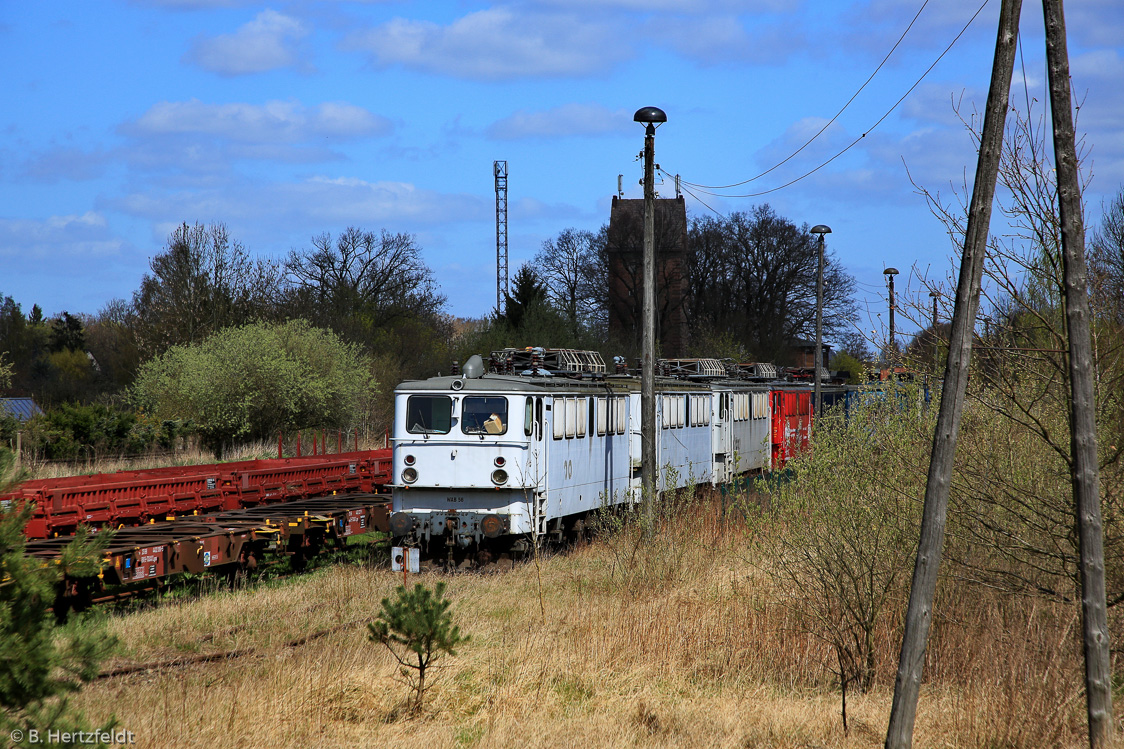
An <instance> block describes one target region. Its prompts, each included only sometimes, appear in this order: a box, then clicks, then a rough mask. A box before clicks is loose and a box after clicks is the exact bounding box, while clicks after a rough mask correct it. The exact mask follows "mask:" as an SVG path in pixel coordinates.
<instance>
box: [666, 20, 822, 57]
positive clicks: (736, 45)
mask: <svg viewBox="0 0 1124 749" xmlns="http://www.w3.org/2000/svg"><path fill="white" fill-rule="evenodd" d="M645 31H646V33H647V34H649V35H650V36H651V37H652V39H654V40H655V41H656V42H658V43H659V44H661V45H663V46H666V47H668V48H670V49H672V50H674V51H675V52H677V53H678V54H679V55H681V56H682V57H685V58H687V59H689V60H694V61H695V62H698V63H701V64H703V65H717V64H723V63H730V62H745V61H751V62H755V63H761V64H769V65H776V66H779V65H782V64H783V63H784V62H785V61H786V60H787V59H788V58H789V57H790V56H791V55H793V54H795V53H797V52H800V51H801V50H803V49H805V48H807V47H808V46H809V41H808V38H807V36H806V35H805V34H804V32H803V31H802V30H801V29H799V28H793V27H792V26H788V25H776V24H758V25H755V26H753V28H752V30H749V29H747V27H746V25H745V24H744V23H743V22H742V21H741V20H740V19H739V18H738V17H737V16H734V15H708V16H705V17H700V18H683V17H675V16H662V17H658V18H654V19H652V20H651V21H650V22H649V23H648V24H647V25H646V26H645Z"/></svg>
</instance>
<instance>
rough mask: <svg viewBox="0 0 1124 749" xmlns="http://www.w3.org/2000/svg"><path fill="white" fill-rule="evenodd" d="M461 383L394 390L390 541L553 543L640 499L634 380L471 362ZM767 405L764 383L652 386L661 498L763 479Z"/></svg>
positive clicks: (457, 379) (422, 383)
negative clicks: (759, 474)
mask: <svg viewBox="0 0 1124 749" xmlns="http://www.w3.org/2000/svg"><path fill="white" fill-rule="evenodd" d="M508 369H510V367H509V368H508ZM466 372H470V373H471V376H469V375H468V374H466V375H465V376H450V377H434V378H430V379H428V380H419V381H410V382H404V383H402V384H401V385H399V387H398V388H397V390H396V392H395V423H394V439H393V447H394V480H393V483H392V491H393V513H392V515H391V518H390V525H391V533H392V534H393V535H394V536H395V537H396V538H401V539H406V540H408V541H415V542H432V541H433V540H434V539H435V538H437V539H439V541H440V543H442V544H444V545H447V546H449V547H454V546H459V547H462V548H464V547H469V546H473V545H479V544H481V543H482V542H483V541H484V539H501V538H506V539H509V540H515V539H524V540H525V539H531V538H537V537H541V536H544V535H547V534H557V535H561V534H562V533H563V532H564V531H566V530H568V529H569V528H571V527H573V526H574V524H575V523H578V522H579V521H581V520H582V519H583V518H585V517H586V516H587V515H588V514H589V513H590V512H592V511H594V510H597V509H598V508H600V507H603V506H612V505H622V504H631V503H635V502H638V501H639V500H640V497H641V490H640V479H641V460H640V455H641V446H640V411H641V409H640V384H639V380H638V379H637V378H635V377H630V376H627V375H605V374H603V373H601V374H598V373H592V374H591V373H586V374H584V375H580V374H579V375H571V376H566V374H565V373H558V372H555V373H554V374H553V375H551V374H548V373H547V372H546V371H544V370H542V369H541V368H534V369H532V370H530V371H528V372H525V373H524V374H523V375H515V374H513V373H512V374H495V373H487V374H485V373H483V366H482V363H480V362H479V361H478V362H477V363H476V364H475V365H471V366H470V365H466ZM532 372H533V374H532ZM768 403H769V401H768V390H767V388H766V387H764V386H760V385H753V384H750V383H739V382H733V381H726V382H721V383H718V382H714V381H711V380H704V381H698V380H691V379H689V378H688V379H672V378H666V377H661V378H658V379H657V387H656V412H657V413H656V418H657V422H658V423H657V429H656V435H657V456H658V461H659V470H658V476H659V488H660V490H661V491H664V490H668V489H675V488H679V487H683V486H686V485H688V484H691V483H695V484H713V483H717V482H722V481H727V480H729V478H730V477H732V476H733V475H735V474H739V473H745V472H747V471H751V470H755V469H766V468H768V467H769V455H770V453H769V413H768V411H769V407H768Z"/></svg>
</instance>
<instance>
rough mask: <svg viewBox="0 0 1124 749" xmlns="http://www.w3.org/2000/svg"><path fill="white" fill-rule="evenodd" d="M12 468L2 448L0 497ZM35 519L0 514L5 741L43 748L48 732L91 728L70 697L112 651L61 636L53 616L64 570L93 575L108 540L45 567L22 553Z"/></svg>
mask: <svg viewBox="0 0 1124 749" xmlns="http://www.w3.org/2000/svg"><path fill="white" fill-rule="evenodd" d="M12 463H13V456H12V454H11V453H10V452H8V451H7V450H0V493H2V492H3V491H4V490H5V488H6V487H7V486H8V485H10V484H11V483H14V482H13V478H12V475H11V474H12ZM30 517H31V507H30V505H19V506H10V507H4V508H2V509H0V579H2V581H3V582H0V736H4V737H7V738H8V739H9V741H10V742H11V744H12V745H13V746H34V745H37V744H41V743H44V742H46V741H47V735H48V734H47V732H48V731H49V730H57V731H61V732H64V733H70V732H74V731H83V730H88V726H87V725H86V723H85V720H84V719H83V717H82V716H81V715H79V714H78V713H76V712H75V711H74V710H72V709H71V708H70V707H69V705H68V703H67V696H68V695H70V694H72V693H74V692H76V691H78V690H79V689H80V688H81V686H82V684H83V683H85V682H88V681H90V680H91V679H93V678H94V677H95V676H97V673H98V665H99V663H100V662H101V660H102V659H103V658H104V657H105V655H106V654H107V652H108V650H109V648H110V647H112V645H113V642H112V640H111V639H110V638H109V637H107V636H105V635H104V634H102V633H100V632H91V631H76V632H75V633H73V634H70V635H69V636H67V635H64V634H63V633H62V632H61V631H60V628H59V626H58V625H57V624H56V622H55V617H54V614H53V612H52V604H53V602H54V600H55V595H54V585H55V584H56V583H57V582H59V578H60V576H61V575H62V574H63V573H62V571H61V570H62V569H63V567H67V568H68V569H70V570H71V572H85V573H88V572H90V571H91V570H94V567H95V566H96V564H97V561H96V560H97V559H98V558H99V557H100V555H101V552H102V550H104V548H105V546H106V544H107V543H108V540H109V537H108V535H105V534H98V535H97V536H94V537H92V538H87V537H85V536H83V537H82V538H79V539H76V541H75V542H74V543H72V544H71V545H70V546H68V547H67V549H66V551H65V557H66V564H65V565H64V564H59V565H50V566H45V565H43V564H42V562H41V560H39V559H36V558H33V557H29V556H26V554H25V546H26V538H25V536H24V533H23V529H24V526H26V525H27V521H28V520H29V519H30ZM112 726H113V722H112V721H111V722H110V723H109V724H108V725H106V726H103V727H102V730H109V729H111V728H112ZM36 732H37V734H36ZM36 736H37V737H38V740H37V739H36ZM79 743H81V742H79Z"/></svg>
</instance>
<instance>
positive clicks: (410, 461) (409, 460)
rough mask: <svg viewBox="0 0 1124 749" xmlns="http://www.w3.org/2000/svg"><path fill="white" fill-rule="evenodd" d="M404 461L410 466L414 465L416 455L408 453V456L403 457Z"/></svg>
mask: <svg viewBox="0 0 1124 749" xmlns="http://www.w3.org/2000/svg"><path fill="white" fill-rule="evenodd" d="M402 462H403V463H405V464H406V465H408V466H412V465H413V464H414V456H413V455H407V456H406V457H404V458H402Z"/></svg>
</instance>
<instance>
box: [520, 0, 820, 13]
mask: <svg viewBox="0 0 1124 749" xmlns="http://www.w3.org/2000/svg"><path fill="white" fill-rule="evenodd" d="M534 4H536V5H544V6H550V7H559V6H561V7H567V8H578V7H586V8H596V9H597V10H602V11H603V10H607V9H612V8H620V9H623V10H634V11H639V12H641V13H652V12H658V11H669V12H673V13H679V14H695V15H705V14H712V13H722V12H735V11H736V12H742V13H771V12H775V13H785V12H792V11H794V10H796V9H798V8H799V3H795V2H792V0H534Z"/></svg>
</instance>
